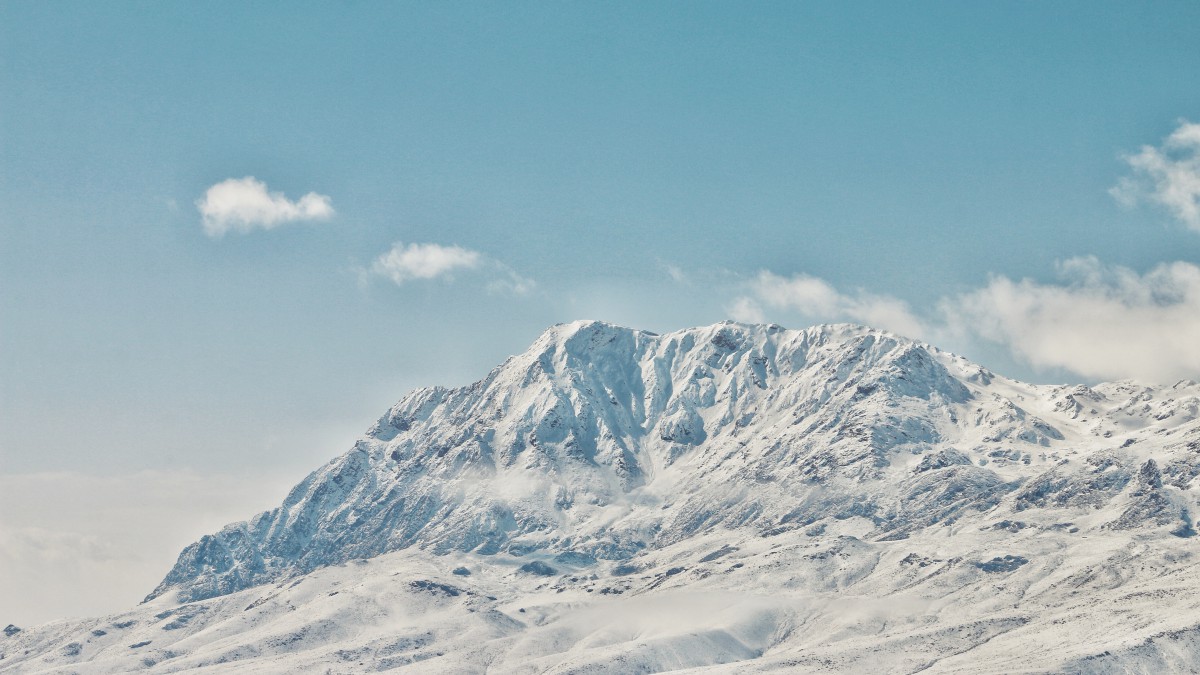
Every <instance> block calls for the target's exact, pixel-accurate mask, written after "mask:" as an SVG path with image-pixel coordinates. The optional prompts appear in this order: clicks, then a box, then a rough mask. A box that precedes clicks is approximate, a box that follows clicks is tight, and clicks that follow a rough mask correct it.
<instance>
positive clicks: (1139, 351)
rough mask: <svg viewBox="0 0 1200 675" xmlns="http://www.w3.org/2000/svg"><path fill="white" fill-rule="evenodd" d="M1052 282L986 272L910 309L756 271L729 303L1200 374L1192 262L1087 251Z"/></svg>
mask: <svg viewBox="0 0 1200 675" xmlns="http://www.w3.org/2000/svg"><path fill="white" fill-rule="evenodd" d="M1057 273H1058V279H1057V280H1056V281H1055V282H1049V283H1045V282H1037V281H1034V280H1031V279H1021V280H1013V279H1010V278H1008V277H1005V276H994V277H992V278H991V279H990V280H989V281H988V283H987V284H986V285H985V286H983V287H982V288H978V289H975V290H972V291H968V292H965V293H961V294H957V295H951V296H946V297H943V298H942V299H941V300H939V301H938V302H937V303H936V305H935V306H934V307H931V308H929V309H928V310H927V311H923V312H917V311H914V310H913V309H912V308H910V307H909V305H908V304H907V303H905V302H904V301H902V300H900V299H898V298H895V297H892V296H888V295H876V294H873V293H868V292H866V291H862V290H857V291H854V292H850V293H847V292H843V291H840V290H838V289H837V288H836V287H834V286H833V285H832V284H830V283H829V282H827V281H825V280H824V279H820V278H818V277H813V276H809V275H805V274H796V275H793V276H790V277H784V276H780V275H777V274H774V273H772V272H768V271H763V272H760V273H759V274H758V276H756V277H755V278H754V279H752V280H750V281H747V282H744V288H745V290H746V292H745V293H744V294H742V295H740V296H738V297H736V298H735V299H734V300H733V302H732V303H731V304H730V305H729V306H728V307H727V311H728V312H729V313H730V315H731V316H732V317H733V318H734V319H737V320H739V321H750V322H756V323H761V322H763V321H765V320H780V321H786V320H787V319H788V318H794V317H795V316H796V315H799V316H800V317H802V318H803V319H805V320H810V321H811V320H815V321H853V322H857V323H863V324H867V325H869V326H872V327H875V328H882V329H885V330H890V331H893V332H896V333H900V334H902V335H906V336H908V337H914V338H920V339H925V340H930V341H933V342H942V341H944V340H950V339H952V340H953V341H955V342H957V343H959V344H964V343H965V344H970V343H972V342H974V343H976V344H982V343H993V344H999V345H1001V346H1002V347H1004V348H1005V349H1006V350H1008V351H1009V352H1010V353H1011V354H1012V355H1013V357H1014V358H1015V359H1017V360H1018V361H1021V362H1023V363H1026V364H1028V365H1030V366H1033V367H1034V368H1035V369H1039V370H1042V369H1051V368H1062V369H1066V370H1069V371H1071V372H1074V373H1076V374H1077V375H1080V376H1082V377H1085V378H1092V379H1122V378H1133V379H1140V380H1146V381H1155V382H1164V383H1170V382H1173V381H1175V380H1178V379H1181V378H1185V377H1200V350H1198V349H1197V348H1196V345H1198V344H1200V267H1198V266H1196V265H1193V264H1191V263H1187V262H1173V263H1165V264H1162V265H1159V266H1157V267H1155V268H1153V269H1151V270H1150V271H1148V272H1146V273H1144V274H1139V273H1137V272H1135V271H1134V270H1131V269H1128V268H1125V267H1120V266H1107V265H1104V264H1103V263H1101V262H1100V261H1099V260H1098V259H1096V258H1095V257H1092V256H1087V257H1078V258H1070V259H1067V260H1064V261H1061V262H1059V263H1058V265H1057Z"/></svg>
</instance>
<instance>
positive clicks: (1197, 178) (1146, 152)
mask: <svg viewBox="0 0 1200 675" xmlns="http://www.w3.org/2000/svg"><path fill="white" fill-rule="evenodd" d="M1125 161H1126V162H1128V163H1129V166H1130V168H1132V169H1133V175H1132V176H1127V177H1125V178H1122V179H1121V180H1120V181H1118V183H1117V185H1116V186H1115V187H1113V188H1112V189H1111V190H1109V193H1110V194H1111V195H1112V196H1113V197H1115V198H1116V199H1117V200H1118V201H1119V202H1121V203H1122V204H1125V205H1126V206H1133V205H1134V204H1136V203H1138V202H1141V201H1148V202H1151V203H1155V204H1158V205H1160V206H1162V207H1164V208H1166V209H1167V210H1168V211H1170V212H1171V215H1173V216H1175V217H1176V218H1178V219H1179V220H1180V221H1182V222H1183V224H1185V225H1187V226H1188V227H1189V228H1191V229H1193V230H1197V231H1200V124H1192V123H1190V122H1187V121H1181V122H1180V123H1179V127H1178V128H1176V129H1175V131H1174V132H1172V133H1171V135H1170V136H1167V138H1166V140H1164V141H1163V144H1162V146H1161V147H1157V148H1156V147H1153V146H1150V145H1144V146H1142V149H1141V150H1140V151H1139V152H1138V153H1137V154H1134V155H1128V156H1126V157H1125Z"/></svg>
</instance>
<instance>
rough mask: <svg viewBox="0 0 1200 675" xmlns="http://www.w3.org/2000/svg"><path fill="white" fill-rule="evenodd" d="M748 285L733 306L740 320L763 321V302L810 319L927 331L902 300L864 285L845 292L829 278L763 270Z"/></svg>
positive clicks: (921, 333)
mask: <svg viewBox="0 0 1200 675" xmlns="http://www.w3.org/2000/svg"><path fill="white" fill-rule="evenodd" d="M749 286H750V291H751V295H750V296H743V297H739V298H737V299H736V300H735V301H734V304H733V305H732V306H731V307H730V313H731V314H733V315H734V317H735V318H738V316H739V315H740V316H741V317H742V318H738V320H739V321H742V320H745V321H751V320H757V321H761V320H762V319H763V312H762V305H766V306H767V307H771V308H774V309H778V310H785V311H794V312H797V313H799V314H801V315H803V316H804V317H806V318H808V319H815V320H820V321H853V322H857V323H864V324H867V325H869V326H873V327H875V328H882V329H885V330H890V331H893V332H896V333H899V334H901V335H905V336H908V337H913V338H920V337H923V336H925V335H926V333H927V329H926V327H925V325H924V324H923V322H922V321H921V320H920V319H918V318H917V316H916V315H915V314H914V313H913V312H912V310H911V309H909V307H908V304H907V303H905V302H904V301H902V300H899V299H897V298H893V297H890V296H885V295H875V294H873V293H868V292H866V291H863V290H861V289H860V290H857V291H855V292H854V293H842V292H840V291H838V290H837V289H836V288H834V287H833V286H832V285H830V284H829V283H828V282H827V281H825V280H823V279H820V278H817V277H814V276H810V275H807V274H796V275H793V276H791V277H783V276H779V275H777V274H774V273H773V272H769V271H766V270H763V271H761V272H759V273H758V276H757V277H755V279H754V280H753V281H752V282H751V283H750V285H749Z"/></svg>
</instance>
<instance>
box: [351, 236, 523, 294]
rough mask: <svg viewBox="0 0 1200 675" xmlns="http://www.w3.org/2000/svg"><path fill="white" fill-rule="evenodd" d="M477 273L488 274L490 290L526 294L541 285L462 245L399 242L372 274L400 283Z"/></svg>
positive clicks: (376, 261)
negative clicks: (461, 273) (463, 273)
mask: <svg viewBox="0 0 1200 675" xmlns="http://www.w3.org/2000/svg"><path fill="white" fill-rule="evenodd" d="M460 272H474V273H478V274H480V275H483V276H484V277H486V283H485V288H486V289H487V291H488V292H489V293H493V294H503V295H526V294H528V293H530V292H532V291H533V290H534V289H535V288H536V287H537V284H536V283H535V282H534V281H533V280H532V279H529V278H527V277H524V276H521V275H520V274H518V273H517V272H516V271H515V270H513V269H512V268H511V267H509V266H508V265H505V264H504V263H502V262H500V261H498V260H493V259H492V258H490V257H488V256H486V255H484V254H483V253H480V252H479V251H473V250H471V249H468V248H463V247H461V246H453V245H451V246H445V245H442V244H433V243H409V244H405V243H403V242H396V243H395V244H393V245H392V248H391V249H389V250H388V251H387V252H385V253H383V254H382V255H380V256H379V257H378V258H376V259H375V260H374V262H372V263H371V267H370V269H369V270H368V273H369V274H370V275H373V276H378V277H383V278H385V279H389V280H391V281H392V282H393V283H395V284H396V285H397V286H402V285H404V284H405V283H408V282H410V281H414V280H430V279H442V280H445V281H453V280H454V278H455V274H457V273H460Z"/></svg>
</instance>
